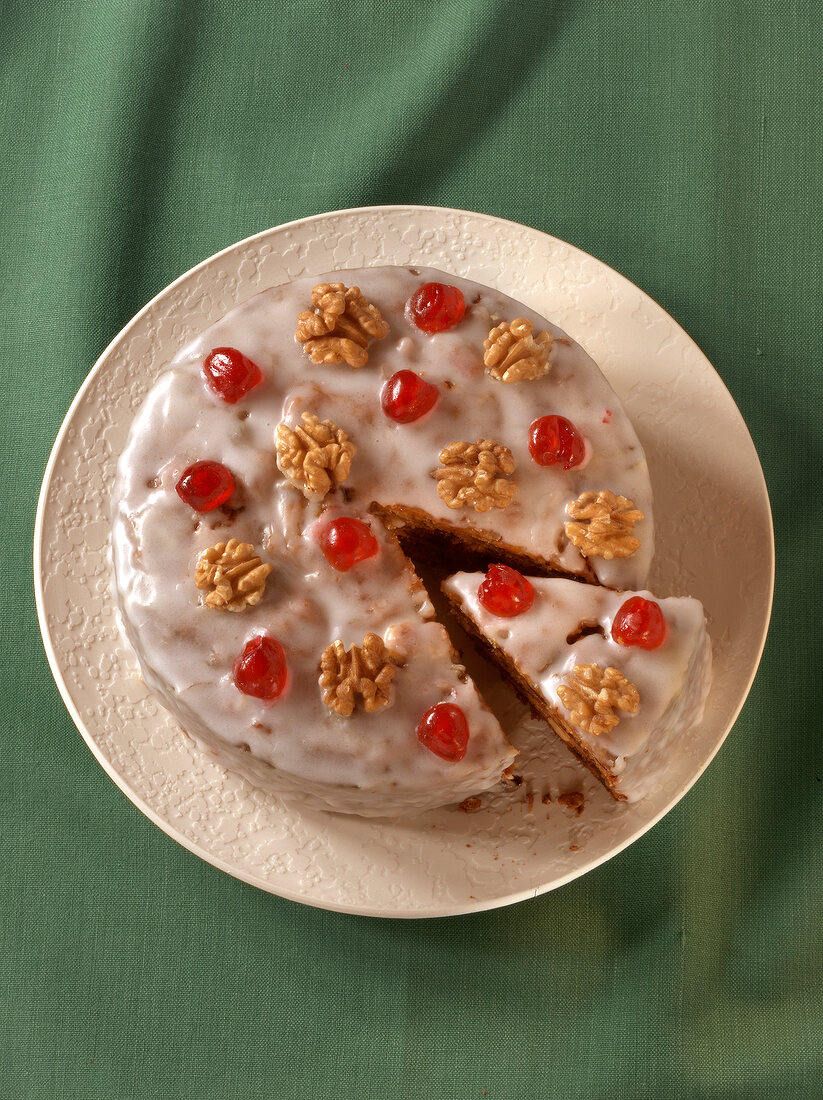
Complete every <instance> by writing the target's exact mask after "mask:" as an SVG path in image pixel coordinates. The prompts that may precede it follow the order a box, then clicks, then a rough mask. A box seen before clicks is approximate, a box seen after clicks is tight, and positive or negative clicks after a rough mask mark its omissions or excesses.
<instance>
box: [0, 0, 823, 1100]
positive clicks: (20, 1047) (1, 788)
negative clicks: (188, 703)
mask: <svg viewBox="0 0 823 1100" xmlns="http://www.w3.org/2000/svg"><path fill="white" fill-rule="evenodd" d="M0 56H2V66H1V67H0V86H1V87H2V92H1V93H0V140H2V156H0V306H1V307H2V308H0V356H2V359H1V361H2V401H0V429H1V430H2V449H0V474H1V475H2V476H0V491H2V497H3V499H2V508H0V516H2V520H0V522H2V548H1V549H0V560H1V561H2V584H0V706H1V707H2V766H0V827H1V828H2V852H3V857H2V861H1V862H0V884H1V889H0V1096H2V1097H3V1098H9V1100H24V1098H29V1097H32V1098H35V1097H36V1098H38V1100H40V1098H49V1097H66V1098H72V1097H84V1098H98V1097H99V1098H104V1100H120V1098H126V1097H133V1098H139V1100H154V1098H167V1097H169V1098H180V1100H183V1098H189V1097H198V1098H200V1097H209V1098H211V1097H215V1098H221V1100H229V1098H231V1100H233V1098H247V1097H248V1098H251V1097H255V1098H256V1097H282V1098H286V1100H292V1098H295V1100H296V1098H326V1097H334V1098H358V1100H359V1098H364V1100H370V1098H381V1100H384V1098H385V1100H389V1098H391V1100H394V1098H403V1100H406V1098H416V1097H437V1098H446V1100H450V1098H461V1100H462V1098H467V1100H473V1098H482V1097H484V1096H488V1097H489V1098H490V1100H514V1098H521V1097H522V1098H528V1100H538V1098H543V1097H571V1098H577V1097H581V1098H589V1097H594V1098H611V1097H629V1098H632V1100H634V1098H646V1097H648V1098H650V1100H659V1098H669V1097H678V1098H680V1097H683V1098H687V1100H690V1098H702V1097H706V1098H721V1097H722V1098H738V1097H740V1098H743V1097H745V1098H749V1097H753V1098H760V1097H770V1096H777V1095H778V1092H779V1094H780V1095H781V1096H784V1097H820V1096H821V1095H823V1042H822V1041H821V1039H822V1037H823V1003H822V1000H821V988H822V986H821V977H823V973H822V972H821V971H822V970H823V950H822V949H821V917H822V916H823V908H822V907H821V902H822V901H823V888H822V887H821V878H822V877H823V876H822V875H821V839H822V838H823V827H822V826H821V796H822V795H823V781H822V780H823V760H821V736H820V735H821V710H822V709H823V708H822V707H821V703H823V691H822V690H821V672H820V649H821V636H823V631H822V630H821V625H820V623H821V618H820V617H821V601H820V593H821V541H822V540H823V510H822V509H821V490H820V477H821V473H823V455H821V445H822V444H823V416H822V415H821V397H823V385H822V384H821V344H822V343H823V332H822V331H821V328H822V326H821V286H822V285H823V280H821V275H823V224H821V222H822V221H823V219H822V218H821V213H822V206H823V204H822V203H821V177H822V175H823V139H822V138H821V105H822V104H821V71H822V68H823V67H822V66H821V62H823V49H821V12H820V7H819V4H816V3H812V2H810V0H808V2H801V0H784V2H778V0H774V2H765V0H763V2H759V3H758V2H756V0H751V2H745V0H736V2H735V0H718V2H709V0H693V2H691V3H686V4H684V3H680V2H677V3H675V2H673V0H627V2H620V0H565V2H561V0H553V2H552V0H547V2H545V3H540V2H538V0H523V2H520V3H511V4H507V3H503V2H501V0H463V2H462V3H461V2H459V0H442V2H441V3H440V4H438V5H428V4H420V3H414V4H413V3H409V2H408V0H402V2H398V3H395V4H379V3H377V2H374V0H349V2H347V0H342V2H338V3H335V4H332V3H329V2H323V0H303V2H301V3H299V4H298V3H281V4H279V5H278V4H274V3H254V2H252V0H237V2H234V3H230V2H228V0H219V2H218V0H203V2H200V3H197V2H196V0H176V2H173V0H151V2H149V0H107V2H103V0H97V2H93V0H40V2H37V3H30V4H24V3H22V2H14V0H0ZM397 202H423V203H428V204H433V205H446V206H455V207H464V208H467V209H471V210H481V211H486V212H488V213H492V214H499V215H502V216H504V217H507V218H511V219H514V220H516V221H522V222H525V223H528V224H530V225H533V226H536V227H538V228H540V229H544V230H546V231H548V232H550V233H552V234H554V235H556V236H559V237H561V238H563V239H565V240H568V241H570V242H572V243H573V244H575V245H578V246H580V247H582V248H583V249H585V250H587V251H589V252H591V253H593V254H594V255H596V256H598V257H599V258H600V259H602V260H604V261H605V262H607V263H609V264H611V265H612V266H614V267H615V268H617V269H618V270H619V271H621V272H622V273H624V274H625V275H626V276H628V277H629V278H630V279H632V280H633V281H635V282H636V283H638V284H639V285H640V286H641V287H643V288H644V289H645V290H646V291H647V292H649V293H650V294H651V295H652V296H653V297H654V298H656V299H657V300H658V301H660V302H661V304H662V305H663V306H664V307H665V308H666V309H667V310H668V311H669V312H670V313H672V314H673V316H674V317H675V318H676V319H677V320H678V321H679V322H680V323H681V324H682V325H683V326H684V327H685V328H686V329H687V331H688V332H689V333H690V334H691V335H692V336H693V337H694V339H695V340H696V341H697V342H698V344H700V346H701V347H702V348H703V349H704V351H705V352H706V353H707V355H708V356H709V358H710V359H711V360H712V362H713V363H714V364H715V366H716V367H717V370H718V371H719V373H720V375H721V376H722V377H723V379H724V381H725V382H726V383H727V385H728V386H729V388H730V390H731V392H732V394H733V395H734V397H735V400H736V401H737V403H738V405H739V406H740V408H741V410H742V412H743V415H744V416H745V418H746V420H747V422H748V424H749V426H750V429H751V432H752V434H753V437H754V440H755V443H756V445H757V448H758V450H759V453H760V455H761V458H762V462H763V466H764V470H765V473H766V477H767V481H768V483H769V488H770V493H771V498H772V503H773V510H774V519H775V528H776V537H777V552H778V580H777V588H776V594H775V596H776V599H775V611H774V617H773V622H772V630H771V634H770V639H769V642H768V645H767V649H766V654H765V657H764V660H763V664H762V666H761V670H760V673H759V676H758V679H757V681H756V683H755V686H754V689H753V691H752V693H751V696H750V698H749V701H748V703H747V705H746V707H745V709H744V711H743V714H742V716H741V717H740V719H739V721H738V722H737V725H736V727H735V729H734V731H733V733H732V734H731V736H730V737H729V739H728V741H727V743H726V745H725V746H724V748H723V749H722V751H721V753H720V754H719V756H718V758H717V759H716V760H715V762H714V763H713V764H712V766H711V767H710V769H709V770H708V772H707V773H706V775H705V776H704V777H703V778H702V779H701V780H700V782H699V783H698V784H697V786H696V787H695V788H694V790H693V791H692V792H691V793H690V794H689V795H688V796H687V797H686V798H685V800H684V801H683V802H682V803H681V804H680V805H679V806H678V807H677V808H676V809H675V810H674V811H673V812H672V813H670V814H669V815H668V816H667V817H666V818H665V819H664V821H663V822H662V823H661V824H659V825H658V826H657V827H656V828H655V829H653V830H652V831H651V832H650V833H649V834H648V835H647V836H645V837H644V838H643V839H641V840H640V841H638V842H637V843H636V844H634V845H633V846H632V847H631V848H630V849H629V850H627V851H626V852H624V853H623V854H621V855H620V856H618V857H617V858H615V859H614V860H612V861H611V862H609V863H607V864H606V865H605V866H603V867H601V868H599V869H598V870H596V871H594V872H592V873H590V874H589V875H587V876H586V877H584V878H583V879H581V880H578V881H577V882H574V883H572V884H570V885H568V886H566V887H564V888H562V889H561V890H558V891H556V892H554V893H552V894H549V895H547V896H545V897H542V898H539V899H536V900H534V901H531V902H528V903H524V904H521V905H519V906H516V907H512V908H508V909H503V910H498V911H494V912H490V913H487V914H480V915H474V916H467V917H459V918H452V919H443V920H434V921H428V922H427V921H423V922H410V923H404V922H400V921H391V920H390V921H379V920H370V919H366V918H356V917H348V916H342V915H338V914H334V913H326V912H323V911H318V910H313V909H310V908H307V907H304V906H300V905H296V904H293V903H290V902H287V901H283V900H281V899H279V898H276V897H270V896H268V895H265V894H263V893H260V892H258V891H257V890H255V889H253V888H251V887H247V886H245V885H243V884H241V883H239V882H236V881H234V880H233V879H231V878H229V877H227V876H225V875H223V874H222V873H221V872H219V871H217V870H215V869H213V868H212V867H210V866H208V865H207V864H204V863H202V862H200V861H199V860H198V859H196V858H195V857H194V856H192V855H190V854H189V853H188V852H186V851H184V850H183V849H182V848H180V847H179V846H177V845H176V844H175V843H174V842H173V841H172V840H170V839H169V838H167V837H166V836H165V835H164V834H163V833H162V832H161V831H160V830H158V829H157V828H155V826H153V825H152V824H150V823H149V822H148V821H147V820H146V819H144V818H143V817H142V816H141V814H140V813H139V812H138V811H137V810H136V809H135V808H134V807H133V806H132V805H131V803H130V802H129V801H128V800H127V799H126V798H125V797H124V796H123V795H122V794H121V793H120V792H119V791H118V790H117V789H116V788H115V786H114V785H113V784H112V783H111V781H110V780H109V779H108V778H107V777H106V775H105V774H104V773H103V771H102V769H101V768H100V767H99V766H98V764H97V763H96V762H95V761H94V759H93V758H92V756H91V754H90V753H89V752H88V750H87V749H86V747H85V745H84V744H83V742H82V740H81V738H80V736H79V734H78V733H77V731H76V730H75V728H74V726H73V725H72V722H71V720H70V719H69V717H68V715H67V713H66V711H65V709H64V707H63V705H62V703H61V701H60V698H59V696H58V694H57V691H56V689H55V687H54V685H53V682H52V679H51V676H50V674H49V670H48V665H47V662H46V659H45V656H44V653H43V649H42V646H41V643H40V639H39V635H38V631H37V624H36V617H35V610H34V606H33V598H32V588H31V565H30V556H31V530H32V524H33V517H34V510H35V504H36V498H37V492H38V488H39V484H40V480H41V477H42V473H43V469H44V466H45V463H46V459H47V455H48V452H49V448H50V446H51V443H52V440H53V438H54V436H55V434H56V432H57V430H58V427H59V425H60V422H61V420H62V418H63V415H64V413H65V411H66V409H67V407H68V405H69V403H70V401H71V398H72V396H73V395H74V393H75V391H76V389H77V387H78V386H79V385H80V383H81V382H82V380H83V378H84V376H85V375H86V373H87V372H88V370H89V368H90V367H91V365H92V364H93V362H94V361H95V359H96V358H97V356H98V355H99V354H100V352H101V351H102V349H103V348H104V347H105V345H106V344H107V343H108V341H109V340H110V339H111V338H112V337H113V336H114V335H115V334H116V333H117V332H118V330H119V329H120V328H121V327H122V325H123V324H124V323H125V322H126V321H127V320H128V319H129V318H130V317H131V316H132V315H133V314H134V313H135V312H136V311H137V310H138V309H139V308H140V307H141V306H142V305H143V304H144V303H145V302H146V301H147V300H148V299H149V298H151V297H152V296H153V295H154V294H155V293H156V292H157V291H159V290H160V289H161V288H163V287H164V286H165V285H166V284H167V283H169V282H170V281H171V280H172V279H174V278H175V277H176V276H177V275H179V274H180V273H182V272H183V271H185V270H186V269H188V268H189V267H190V266H192V265H193V264H195V263H197V262H199V261H200V260H202V259H204V258H205V257H207V256H209V255H211V254H212V253H213V252H215V251H217V250H218V249H220V248H223V247H224V246H226V245H228V244H230V243H232V242H234V241H236V240H238V239H240V238H242V237H245V236H247V235H249V234H251V233H254V232H256V231H258V230H261V229H264V228H267V227H268V226H270V225H276V224H278V223H280V222H283V221H287V220H290V219H292V218H298V217H302V216H304V215H308V214H312V213H317V212H319V211H323V210H333V209H339V208H342V207H346V206H356V205H363V204H371V203H397Z"/></svg>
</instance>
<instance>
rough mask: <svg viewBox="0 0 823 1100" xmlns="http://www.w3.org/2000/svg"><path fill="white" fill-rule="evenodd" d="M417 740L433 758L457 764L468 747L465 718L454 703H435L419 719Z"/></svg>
mask: <svg viewBox="0 0 823 1100" xmlns="http://www.w3.org/2000/svg"><path fill="white" fill-rule="evenodd" d="M417 739H418V741H419V742H420V744H421V745H423V746H424V747H425V748H427V749H428V750H429V752H433V753H434V755H435V756H439V757H440V758H441V759H442V760H448V761H449V763H450V764H457V763H459V762H460V761H461V760H462V759H463V757H464V756H465V755H466V751H467V750H468V747H469V724H468V722H467V721H466V716H465V714H464V713H463V711H462V710H461V709H460V707H458V706H456V705H455V704H454V703H435V705H434V706H433V707H429V709H428V710H427V711H426V713H425V714H424V715H423V717H422V718H421V719H420V722H419V723H418V726H417Z"/></svg>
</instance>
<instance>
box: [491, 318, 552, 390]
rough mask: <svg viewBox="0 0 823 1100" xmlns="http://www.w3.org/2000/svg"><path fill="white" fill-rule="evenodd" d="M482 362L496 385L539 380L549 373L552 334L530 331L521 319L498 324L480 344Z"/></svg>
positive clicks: (530, 323) (530, 326) (529, 323)
mask: <svg viewBox="0 0 823 1100" xmlns="http://www.w3.org/2000/svg"><path fill="white" fill-rule="evenodd" d="M483 347H484V348H485V349H486V354H485V355H484V356H483V362H484V363H485V364H486V366H487V367H488V368H489V374H490V375H491V376H492V378H494V379H495V380H496V381H497V382H526V381H530V380H531V379H533V378H540V377H541V375H544V374H545V373H546V372H547V371H548V369H549V352H550V351H551V350H552V334H551V333H550V332H547V331H546V330H545V329H543V330H541V331H540V332H535V331H534V325H533V324H532V322H531V321H527V320H526V319H525V317H516V318H515V319H514V320H513V321H511V322H509V321H501V323H500V324H499V325H497V326H496V327H495V328H493V329H492V330H491V332H490V333H489V335H488V337H487V338H486V339H485V340H484V341H483Z"/></svg>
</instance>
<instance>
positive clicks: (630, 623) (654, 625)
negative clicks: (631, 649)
mask: <svg viewBox="0 0 823 1100" xmlns="http://www.w3.org/2000/svg"><path fill="white" fill-rule="evenodd" d="M612 638H613V639H614V640H615V641H616V642H617V643H618V644H619V645H630V646H640V648H641V649H657V648H658V646H661V645H662V644H663V642H664V641H665V638H666V620H665V618H664V617H663V612H662V610H661V608H660V604H659V603H655V602H654V600H646V599H644V598H643V597H642V596H632V597H631V598H630V599H628V600H626V602H625V603H624V604H623V605H622V606H621V608H620V610H619V611H618V612H617V614H616V615H615V617H614V621H613V622H612Z"/></svg>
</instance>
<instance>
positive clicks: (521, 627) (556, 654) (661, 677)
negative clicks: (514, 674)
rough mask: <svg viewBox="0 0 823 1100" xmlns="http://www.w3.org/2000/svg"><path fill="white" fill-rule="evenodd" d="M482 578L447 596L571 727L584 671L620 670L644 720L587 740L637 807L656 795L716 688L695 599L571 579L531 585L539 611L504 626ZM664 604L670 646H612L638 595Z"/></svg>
mask: <svg viewBox="0 0 823 1100" xmlns="http://www.w3.org/2000/svg"><path fill="white" fill-rule="evenodd" d="M482 580H483V574H482V573H458V574H456V575H455V576H452V577H449V578H448V579H447V580H446V581H445V582H444V585H443V587H444V591H445V592H446V593H447V595H449V597H450V598H451V599H453V600H454V601H455V603H457V604H458V605H459V606H460V607H461V610H462V611H463V612H464V613H465V614H466V615H467V616H468V617H469V618H470V619H471V620H472V621H473V622H474V623H475V625H476V626H477V628H478V629H479V630H480V632H481V633H482V634H484V635H485V636H487V637H488V638H489V639H491V640H492V641H493V642H494V643H496V644H497V645H498V646H499V647H500V648H501V649H502V650H503V651H505V653H506V654H507V655H508V656H509V657H510V658H511V659H512V660H513V661H514V662H515V663H516V665H517V667H518V669H519V670H520V671H521V672H522V674H523V675H524V676H525V677H526V678H527V679H528V680H529V681H530V682H531V683H532V684H533V685H534V686H535V687H537V688H538V690H539V691H540V693H541V694H542V695H543V697H544V698H545V699H546V700H547V701H548V703H549V704H550V706H551V707H553V708H555V709H556V710H557V711H558V712H559V714H560V715H561V716H562V717H564V718H566V719H567V720H568V718H569V715H568V711H567V710H566V708H565V707H564V706H563V703H562V702H561V701H560V699H559V696H558V693H557V688H558V685H559V684H560V683H561V682H562V681H563V679H564V677H565V676H566V675H567V674H568V673H569V672H571V670H572V668H573V667H574V666H575V665H576V664H586V663H593V664H598V665H600V666H601V668H605V667H607V666H612V667H613V668H617V669H618V670H619V671H620V672H622V673H623V675H624V676H626V678H627V679H628V680H630V681H631V683H633V684H634V685H635V687H636V688H637V689H638V692H639V694H640V704H639V707H638V710H637V713H636V714H622V713H620V712H618V713H619V714H620V721H619V722H618V724H617V725H616V726H615V727H614V729H612V730H610V731H609V732H608V733H602V734H600V735H599V736H595V735H593V734H589V733H585V732H584V731H582V730H579V731H578V732H579V736H580V740H581V741H582V742H584V743H585V745H586V746H587V747H588V748H589V749H590V750H591V751H592V753H593V754H594V755H595V756H596V758H597V759H598V760H599V761H600V762H601V763H602V764H603V765H604V766H605V768H606V769H607V770H608V771H609V772H610V773H611V774H612V775H614V776H618V777H619V781H618V783H617V785H616V789H617V791H619V792H620V793H621V794H623V795H625V797H626V798H627V800H628V801H630V802H635V801H638V800H639V799H640V798H643V797H644V796H645V795H646V794H648V793H649V792H650V791H651V790H652V789H653V788H654V787H655V785H656V784H658V783H659V781H660V777H661V775H662V773H663V771H664V770H665V768H666V766H667V764H668V762H669V760H670V759H671V755H672V754H673V753H681V752H687V751H688V738H689V730H690V729H692V728H693V727H694V726H695V725H696V724H697V723H699V722H700V720H701V718H702V715H703V707H704V704H705V701H706V696H707V694H708V690H709V684H710V681H711V642H710V640H709V636H708V634H707V633H706V627H705V617H704V615H703V608H702V607H701V605H700V603H699V602H698V601H697V600H693V599H690V598H688V597H669V598H667V599H659V598H658V597H657V596H653V595H652V594H651V593H650V592H646V591H641V592H613V591H610V590H608V589H605V588H597V587H594V586H592V585H586V584H580V583H579V582H578V581H573V580H562V579H557V580H555V579H552V580H546V579H542V578H541V579H536V578H533V579H531V583H532V585H533V586H534V588H535V591H536V596H535V601H534V603H533V605H532V607H531V608H530V609H529V610H528V611H526V612H524V613H523V614H521V615H518V616H516V617H514V618H510V619H506V618H499V617H497V616H495V615H492V614H491V613H490V612H488V611H487V610H486V609H485V608H484V607H483V606H482V605H481V603H480V601H479V599H478V594H477V590H478V587H479V585H480V583H481V581H482ZM634 595H640V596H643V597H645V598H646V599H653V600H655V601H656V602H657V603H658V604H659V605H660V607H661V609H662V611H663V615H664V618H665V620H666V637H665V640H664V641H663V644H662V645H661V646H660V647H659V648H658V649H655V650H646V649H642V648H640V647H639V646H625V645H620V644H618V643H617V642H615V641H614V640H613V639H612V637H611V627H612V622H613V620H614V617H615V615H616V614H617V611H618V610H619V608H620V607H621V606H622V604H623V603H624V602H625V601H626V600H627V599H629V598H630V597H631V596H634ZM581 624H587V625H591V626H600V627H601V628H602V631H603V634H602V635H601V634H600V633H592V634H587V635H584V636H583V637H580V638H579V639H578V640H577V641H575V642H573V643H572V644H571V645H570V644H569V643H568V641H567V639H568V638H569V637H572V636H574V635H575V634H576V633H577V632H578V630H579V628H580V626H581Z"/></svg>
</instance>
